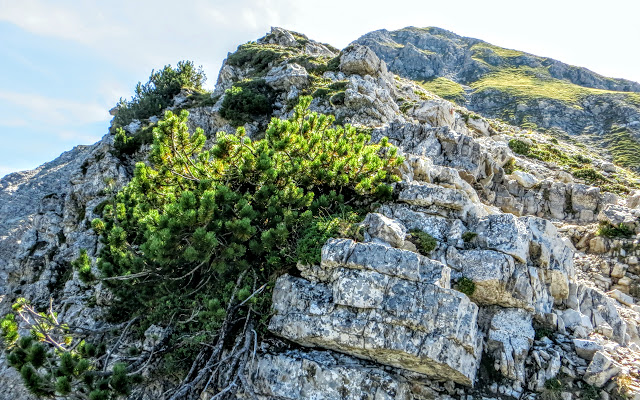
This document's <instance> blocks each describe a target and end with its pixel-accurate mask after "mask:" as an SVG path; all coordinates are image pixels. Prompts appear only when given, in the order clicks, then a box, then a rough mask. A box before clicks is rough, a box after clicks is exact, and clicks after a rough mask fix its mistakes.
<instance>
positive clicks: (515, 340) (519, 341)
mask: <svg viewBox="0 0 640 400" xmlns="http://www.w3.org/2000/svg"><path fill="white" fill-rule="evenodd" d="M531 320H532V318H531V314H529V313H527V312H525V311H523V310H520V309H502V310H500V311H498V312H497V313H496V314H495V315H494V316H493V318H492V319H491V327H490V328H489V335H488V337H487V351H488V352H492V353H493V354H494V357H495V359H496V362H497V364H498V365H499V370H500V372H501V373H502V375H504V376H505V377H507V378H509V379H511V380H514V381H517V382H521V383H524V382H525V378H526V377H525V366H524V363H525V360H526V358H527V355H528V353H529V349H530V348H531V345H532V344H533V339H534V337H535V331H534V330H533V327H532V326H531Z"/></svg>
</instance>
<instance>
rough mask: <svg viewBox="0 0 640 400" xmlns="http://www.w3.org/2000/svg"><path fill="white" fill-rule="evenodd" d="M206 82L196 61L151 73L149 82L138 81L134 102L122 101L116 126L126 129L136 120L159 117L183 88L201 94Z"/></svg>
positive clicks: (184, 62) (166, 66) (114, 121)
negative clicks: (126, 126) (195, 63)
mask: <svg viewBox="0 0 640 400" xmlns="http://www.w3.org/2000/svg"><path fill="white" fill-rule="evenodd" d="M206 79H207V78H206V75H205V74H204V72H203V71H202V67H198V68H196V67H195V65H194V64H193V61H179V62H178V65H177V66H176V68H172V67H171V65H165V66H164V68H162V69H161V70H159V71H155V70H153V71H151V75H150V76H149V81H147V83H145V84H142V83H141V82H138V85H137V86H136V89H135V94H134V96H133V97H132V98H131V100H125V99H123V98H120V101H119V102H118V105H117V109H116V115H115V117H114V120H113V126H114V127H115V128H118V127H123V126H125V125H128V124H129V123H130V122H131V121H132V120H134V119H140V120H141V119H146V118H149V117H151V116H153V115H158V114H160V113H161V112H162V110H164V109H165V108H166V107H167V106H169V105H170V104H171V102H172V100H173V97H174V96H175V95H177V94H178V93H180V91H181V90H182V89H191V90H195V91H202V85H203V84H204V82H205V81H206Z"/></svg>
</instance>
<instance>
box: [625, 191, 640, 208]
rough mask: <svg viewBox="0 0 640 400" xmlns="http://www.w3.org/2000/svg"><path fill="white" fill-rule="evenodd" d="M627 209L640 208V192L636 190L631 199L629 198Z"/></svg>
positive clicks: (630, 196)
mask: <svg viewBox="0 0 640 400" xmlns="http://www.w3.org/2000/svg"><path fill="white" fill-rule="evenodd" d="M627 207H629V208H632V209H633V208H640V190H634V191H633V192H631V194H630V195H629V197H627Z"/></svg>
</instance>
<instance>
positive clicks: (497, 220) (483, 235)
mask: <svg viewBox="0 0 640 400" xmlns="http://www.w3.org/2000/svg"><path fill="white" fill-rule="evenodd" d="M471 229H472V230H473V231H474V232H476V233H477V234H478V241H479V242H480V245H481V246H482V247H484V248H487V249H491V250H496V251H499V252H502V253H505V254H508V255H510V256H512V257H513V258H515V259H516V260H517V261H519V262H524V263H526V262H527V259H528V257H529V242H530V241H531V239H532V236H531V232H530V231H529V229H528V227H527V224H526V223H525V222H524V221H522V220H520V219H518V218H517V217H516V216H514V215H512V214H498V215H488V216H486V217H484V218H481V219H480V220H478V222H477V223H476V224H475V225H473V226H472V228H471Z"/></svg>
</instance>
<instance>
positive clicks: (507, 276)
mask: <svg viewBox="0 0 640 400" xmlns="http://www.w3.org/2000/svg"><path fill="white" fill-rule="evenodd" d="M447 264H448V265H449V266H450V267H451V268H452V269H453V270H456V271H459V272H461V274H462V276H465V277H467V278H469V279H471V280H472V281H473V282H474V283H475V291H474V293H473V295H472V296H471V298H472V300H473V301H475V302H477V303H478V304H481V305H499V306H502V307H519V308H523V309H525V310H529V311H535V312H538V313H542V314H544V313H549V312H551V308H552V306H553V297H552V296H551V294H550V292H549V290H548V288H547V286H546V285H545V282H544V279H543V276H542V275H541V274H540V272H539V271H538V270H537V269H536V268H533V267H527V266H526V265H525V264H523V263H520V262H517V261H515V260H514V258H513V257H512V256H510V255H507V254H504V253H501V252H498V251H494V250H461V251H458V250H456V249H455V248H454V247H449V248H448V249H447Z"/></svg>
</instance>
